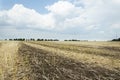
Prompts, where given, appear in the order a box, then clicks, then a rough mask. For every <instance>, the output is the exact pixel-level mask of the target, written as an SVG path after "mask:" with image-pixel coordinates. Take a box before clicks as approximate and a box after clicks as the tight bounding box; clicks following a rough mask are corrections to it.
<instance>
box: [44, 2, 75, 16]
mask: <svg viewBox="0 0 120 80" xmlns="http://www.w3.org/2000/svg"><path fill="white" fill-rule="evenodd" d="M46 8H47V9H48V10H49V11H51V12H52V13H54V14H58V15H68V14H69V13H71V11H72V10H73V9H74V8H75V6H74V5H73V4H72V3H70V2H68V1H58V2H56V3H54V4H53V5H51V6H46Z"/></svg>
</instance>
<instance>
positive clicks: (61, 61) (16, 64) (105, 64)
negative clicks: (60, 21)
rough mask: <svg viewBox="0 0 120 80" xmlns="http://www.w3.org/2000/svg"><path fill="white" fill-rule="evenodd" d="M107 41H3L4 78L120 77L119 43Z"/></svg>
mask: <svg viewBox="0 0 120 80" xmlns="http://www.w3.org/2000/svg"><path fill="white" fill-rule="evenodd" d="M104 44H105V45H103V43H102V44H100V43H97V44H96V47H93V45H91V44H90V43H88V45H89V46H88V45H86V44H85V45H84V44H83V43H82V44H80V42H78V44H76V43H69V42H68V43H67V42H59V43H57V42H4V43H3V42H2V45H1V48H0V80H120V52H119V51H118V50H116V49H117V48H118V49H119V45H118V44H117V46H115V44H116V43H115V44H114V43H108V42H104ZM106 44H113V45H114V46H112V47H114V48H115V49H110V50H109V49H107V48H105V47H108V48H111V46H107V45H106ZM94 46H95V44H94ZM116 47H117V48H116ZM92 51H93V52H92ZM103 54H106V55H109V56H104V55H103ZM1 66H2V67H1ZM4 66H7V67H4Z"/></svg>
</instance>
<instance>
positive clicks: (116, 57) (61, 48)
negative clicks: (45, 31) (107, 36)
mask: <svg viewBox="0 0 120 80" xmlns="http://www.w3.org/2000/svg"><path fill="white" fill-rule="evenodd" d="M30 43H33V44H37V45H42V46H45V47H52V48H56V49H60V50H68V51H72V52H73V51H74V52H76V53H79V52H81V53H84V54H94V55H99V56H103V57H109V58H114V59H120V52H118V51H117V48H110V47H100V48H98V49H99V50H105V49H107V50H108V49H109V50H112V49H114V51H115V50H116V51H117V52H116V53H115V54H109V53H106V52H103V53H101V52H96V51H94V48H92V47H89V48H90V49H91V51H89V50H80V48H81V47H82V48H88V47H87V46H79V47H76V48H70V46H68V45H67V46H66V45H64V46H65V47H64V46H61V45H60V46H59V44H58V45H48V44H44V43H42V44H40V43H35V42H30ZM92 49H93V50H92Z"/></svg>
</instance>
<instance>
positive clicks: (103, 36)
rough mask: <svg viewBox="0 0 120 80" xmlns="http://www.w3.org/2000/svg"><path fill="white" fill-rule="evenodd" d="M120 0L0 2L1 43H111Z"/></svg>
mask: <svg viewBox="0 0 120 80" xmlns="http://www.w3.org/2000/svg"><path fill="white" fill-rule="evenodd" d="M119 35H120V0H0V39H8V38H20V37H22V38H36V39H37V38H48V39H49V38H53V39H54V38H57V39H60V40H64V39H80V40H111V39H113V38H118V37H120V36H119Z"/></svg>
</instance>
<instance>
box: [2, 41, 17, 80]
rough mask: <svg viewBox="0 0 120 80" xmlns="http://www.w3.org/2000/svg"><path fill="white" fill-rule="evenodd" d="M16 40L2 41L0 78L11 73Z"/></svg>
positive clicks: (15, 56) (4, 78) (4, 77)
mask: <svg viewBox="0 0 120 80" xmlns="http://www.w3.org/2000/svg"><path fill="white" fill-rule="evenodd" d="M17 50H18V42H2V45H1V48H0V80H6V78H7V77H8V74H12V72H13V70H14V65H15V62H16V58H17V55H16V53H17Z"/></svg>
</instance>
